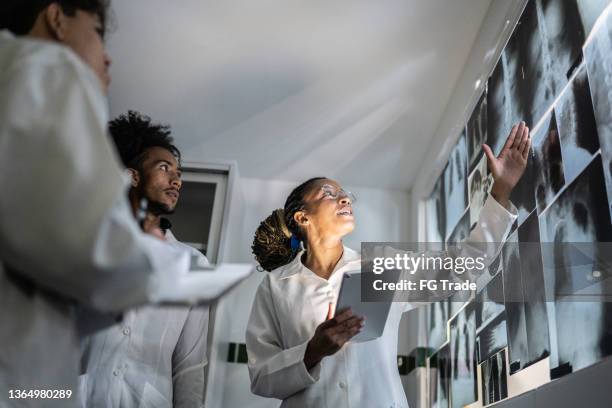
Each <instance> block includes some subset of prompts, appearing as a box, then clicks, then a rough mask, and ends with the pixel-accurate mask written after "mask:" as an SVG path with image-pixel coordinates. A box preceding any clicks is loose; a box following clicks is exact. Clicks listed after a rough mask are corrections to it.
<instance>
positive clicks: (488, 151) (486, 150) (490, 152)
mask: <svg viewBox="0 0 612 408" xmlns="http://www.w3.org/2000/svg"><path fill="white" fill-rule="evenodd" d="M482 150H483V151H484V153H485V156H487V161H488V162H489V163H492V162H493V161H494V160H495V155H494V154H493V150H491V148H490V147H489V145H488V144H483V145H482Z"/></svg>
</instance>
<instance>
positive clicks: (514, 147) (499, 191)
mask: <svg viewBox="0 0 612 408" xmlns="http://www.w3.org/2000/svg"><path fill="white" fill-rule="evenodd" d="M530 147H531V137H530V136H529V128H528V127H527V126H526V125H525V122H521V123H519V124H518V125H514V126H513V127H512V130H511V131H510V135H509V136H508V139H507V140H506V144H505V145H504V148H503V149H502V151H501V152H500V153H499V156H497V157H495V155H494V154H493V151H492V150H491V148H490V147H489V146H488V145H486V144H483V145H482V148H483V150H484V152H485V154H486V156H487V163H488V165H489V170H491V174H492V175H493V180H494V181H493V188H492V189H491V195H492V196H493V197H494V198H495V199H496V200H497V201H499V203H500V204H502V205H503V206H505V207H508V206H509V198H510V193H511V192H512V189H513V188H514V186H516V184H517V183H518V181H519V180H520V178H521V176H522V175H523V173H524V172H525V168H526V167H527V160H528V158H529V149H530Z"/></svg>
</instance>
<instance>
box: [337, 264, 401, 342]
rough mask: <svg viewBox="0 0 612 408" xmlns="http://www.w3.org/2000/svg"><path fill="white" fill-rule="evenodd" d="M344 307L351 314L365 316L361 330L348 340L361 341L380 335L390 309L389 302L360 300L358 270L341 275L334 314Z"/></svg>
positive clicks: (373, 338) (359, 275)
mask: <svg viewBox="0 0 612 408" xmlns="http://www.w3.org/2000/svg"><path fill="white" fill-rule="evenodd" d="M346 307H350V308H351V310H352V311H353V314H355V315H360V316H364V317H365V326H364V327H363V330H362V331H361V332H360V333H358V334H357V335H356V336H354V337H353V338H351V340H350V342H354V343H361V342H366V341H371V340H375V339H377V338H379V337H380V336H382V334H383V330H384V329H385V325H386V324H387V318H388V317H389V311H390V310H391V302H362V301H361V273H360V272H354V273H349V272H347V273H345V274H344V276H343V277H342V285H341V286H340V294H339V295H338V301H337V302H336V310H335V312H334V315H335V314H336V313H338V311H339V310H341V309H344V308H346Z"/></svg>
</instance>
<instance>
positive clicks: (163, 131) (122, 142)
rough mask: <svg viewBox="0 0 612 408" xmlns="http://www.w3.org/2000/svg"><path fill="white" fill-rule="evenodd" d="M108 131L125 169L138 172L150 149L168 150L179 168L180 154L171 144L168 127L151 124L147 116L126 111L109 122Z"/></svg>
mask: <svg viewBox="0 0 612 408" xmlns="http://www.w3.org/2000/svg"><path fill="white" fill-rule="evenodd" d="M109 131H110V135H111V137H112V139H113V141H114V142H115V146H117V150H118V152H119V156H120V157H121V161H122V162H123V165H124V166H125V167H129V168H133V169H137V170H140V169H141V168H142V162H143V161H144V159H145V158H146V150H147V149H149V148H151V147H161V148H164V149H166V150H168V151H169V152H170V153H172V155H173V156H174V157H176V160H177V161H178V162H179V166H180V163H181V152H180V151H179V150H178V149H177V147H176V146H175V145H174V144H173V142H174V139H173V138H172V137H171V136H170V133H171V132H170V126H168V125H162V124H158V123H152V122H151V118H149V117H148V116H145V115H142V114H140V113H138V112H135V111H128V113H127V114H124V115H121V116H119V117H118V118H116V119H114V120H112V121H110V122H109Z"/></svg>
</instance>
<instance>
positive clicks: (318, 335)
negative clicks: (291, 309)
mask: <svg viewBox="0 0 612 408" xmlns="http://www.w3.org/2000/svg"><path fill="white" fill-rule="evenodd" d="M331 314H332V310H331V303H330V305H329V310H328V312H327V319H326V320H325V321H324V322H323V323H321V324H320V325H319V326H318V327H317V329H316V331H315V334H314V336H312V339H310V341H309V342H308V346H307V347H306V353H305V354H304V364H305V365H306V368H307V369H308V370H310V369H311V368H312V367H314V366H316V365H317V364H318V363H319V362H320V361H321V360H322V359H323V357H326V356H331V355H332V354H335V353H336V352H337V351H338V350H340V349H341V348H342V346H344V343H346V342H347V341H349V340H350V339H351V338H352V337H353V336H355V335H356V334H357V333H359V332H360V331H361V329H362V328H363V326H364V320H365V319H364V318H363V317H361V316H355V315H353V312H352V311H351V309H342V310H341V311H339V312H338V314H337V315H336V316H335V317H334V318H332V317H331Z"/></svg>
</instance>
